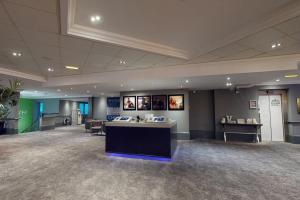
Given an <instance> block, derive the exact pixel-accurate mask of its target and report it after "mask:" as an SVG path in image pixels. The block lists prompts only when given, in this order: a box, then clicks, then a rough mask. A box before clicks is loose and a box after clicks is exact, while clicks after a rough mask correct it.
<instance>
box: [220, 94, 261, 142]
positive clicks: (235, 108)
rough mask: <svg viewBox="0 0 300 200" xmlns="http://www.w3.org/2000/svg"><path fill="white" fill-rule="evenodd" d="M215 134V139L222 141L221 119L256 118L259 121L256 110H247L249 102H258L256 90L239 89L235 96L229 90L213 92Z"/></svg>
mask: <svg viewBox="0 0 300 200" xmlns="http://www.w3.org/2000/svg"><path fill="white" fill-rule="evenodd" d="M214 99H215V107H214V110H215V134H216V139H223V133H222V127H221V125H220V121H221V118H222V117H224V116H225V115H232V116H233V118H245V119H246V118H256V119H257V121H259V113H258V110H257V109H249V100H258V89H257V88H249V89H240V90H239V93H238V94H236V93H235V92H234V91H230V90H228V89H227V90H225V89H224V90H215V91H214Z"/></svg>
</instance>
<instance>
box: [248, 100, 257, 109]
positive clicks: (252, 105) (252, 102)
mask: <svg viewBox="0 0 300 200" xmlns="http://www.w3.org/2000/svg"><path fill="white" fill-rule="evenodd" d="M249 108H250V109H257V100H250V101H249Z"/></svg>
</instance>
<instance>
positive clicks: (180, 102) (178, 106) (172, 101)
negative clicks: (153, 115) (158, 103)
mask: <svg viewBox="0 0 300 200" xmlns="http://www.w3.org/2000/svg"><path fill="white" fill-rule="evenodd" d="M168 97H169V98H168V108H169V110H184V95H183V94H174V95H169V96H168Z"/></svg>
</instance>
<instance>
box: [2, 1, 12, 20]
mask: <svg viewBox="0 0 300 200" xmlns="http://www.w3.org/2000/svg"><path fill="white" fill-rule="evenodd" d="M0 22H2V23H9V24H11V22H10V19H9V17H8V16H7V13H6V12H5V10H4V8H3V6H2V4H0Z"/></svg>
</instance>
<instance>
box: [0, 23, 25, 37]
mask: <svg viewBox="0 0 300 200" xmlns="http://www.w3.org/2000/svg"><path fill="white" fill-rule="evenodd" d="M0 30H1V31H0V38H3V39H11V40H22V38H21V36H20V35H19V34H18V32H17V29H16V28H15V27H14V25H13V24H11V23H5V22H0Z"/></svg>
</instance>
